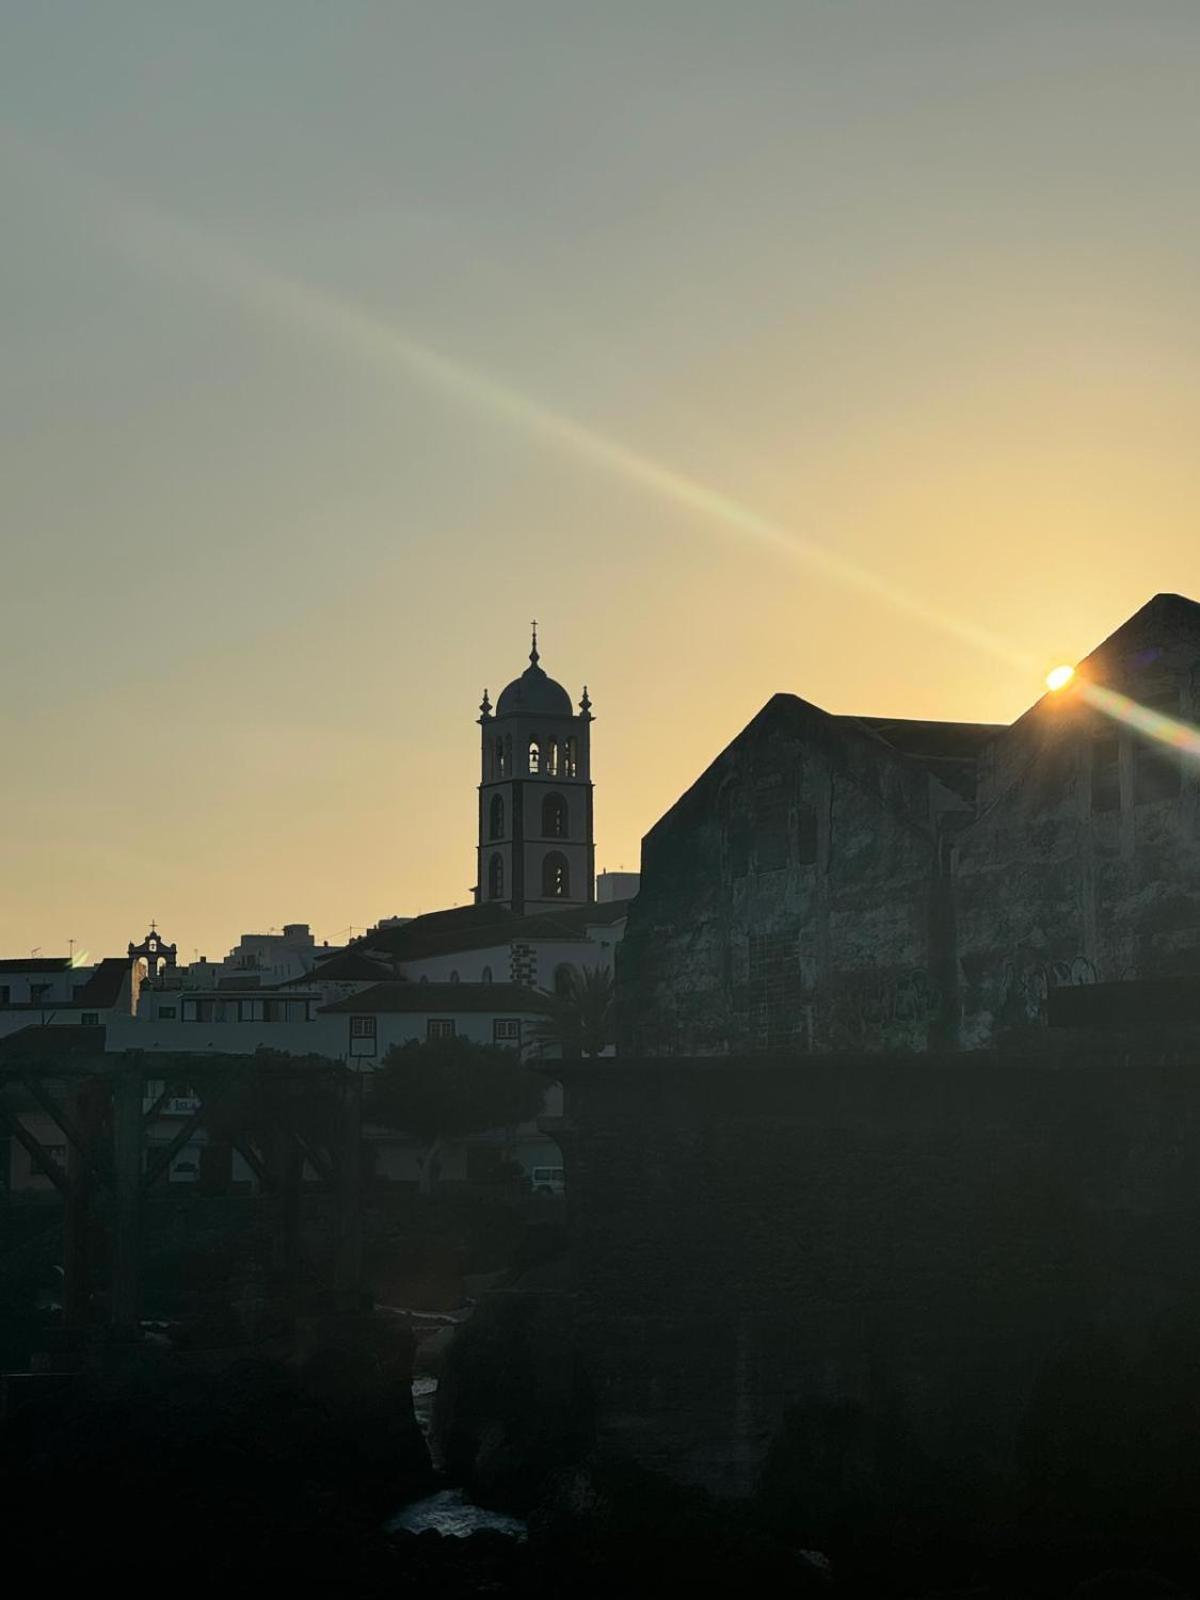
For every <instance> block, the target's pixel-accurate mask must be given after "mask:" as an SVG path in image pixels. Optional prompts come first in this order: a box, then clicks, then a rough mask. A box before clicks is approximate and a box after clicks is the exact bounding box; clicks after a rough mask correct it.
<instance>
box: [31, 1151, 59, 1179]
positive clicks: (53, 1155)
mask: <svg viewBox="0 0 1200 1600" xmlns="http://www.w3.org/2000/svg"><path fill="white" fill-rule="evenodd" d="M42 1154H43V1155H44V1156H45V1157H46V1159H47V1160H48V1161H51V1162H52V1163H53V1164H54V1165H55V1166H56V1167H57V1168H58V1169H59V1171H60V1172H65V1171H66V1170H67V1147H66V1145H65V1144H44V1145H43V1146H42ZM29 1165H30V1169H31V1171H32V1172H33V1173H34V1174H35V1175H36V1176H37V1177H39V1178H44V1177H45V1176H46V1175H45V1173H44V1172H41V1171H40V1170H39V1169H38V1168H37V1167H35V1166H34V1165H33V1158H32V1157H30V1162H29ZM47 1181H49V1180H47Z"/></svg>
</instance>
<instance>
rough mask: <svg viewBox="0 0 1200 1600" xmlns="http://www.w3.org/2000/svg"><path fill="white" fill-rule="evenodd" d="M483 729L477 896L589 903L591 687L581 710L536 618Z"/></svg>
mask: <svg viewBox="0 0 1200 1600" xmlns="http://www.w3.org/2000/svg"><path fill="white" fill-rule="evenodd" d="M479 731H480V744H479V780H480V781H479V844H478V847H477V851H476V869H477V873H478V876H477V877H476V879H475V887H474V891H473V892H474V895H475V902H476V904H477V905H481V904H482V903H483V902H484V901H489V902H491V903H493V904H494V905H495V906H497V907H501V906H502V907H504V908H505V909H506V910H509V911H513V912H515V913H516V914H517V915H518V916H527V915H532V914H537V915H540V914H542V913H544V912H553V911H564V910H566V909H568V908H569V907H576V908H578V907H581V906H587V905H590V904H591V903H592V901H593V900H594V899H595V897H596V890H595V883H596V846H595V842H594V839H593V833H592V757H591V745H592V702H591V700H590V699H589V697H588V692H587V690H586V689H584V691H583V697H582V698H581V700H580V702H579V709H578V711H576V710H575V709H574V708H573V707H572V705H571V697H570V695H569V694H568V693H567V691H566V690H565V689H564V688H563V686H562V684H561V683H555V681H554V679H553V678H550V677H547V675H546V674H545V673H544V672H543V671H542V668H541V665H540V664H539V661H538V642H537V623H536V622H535V623H534V624H533V648H532V649H531V650H530V652H529V665H528V667H526V669H525V671H524V672H523V673H522V674H521V676H520V677H519V678H515V679H514V680H513V682H512V683H510V684H509V685H508V687H507V688H506V689H505V690H504V691H503V693H502V694H501V695H500V696H499V698H498V699H497V701H496V706H495V710H494V711H493V708H492V703H491V699H490V698H489V696H488V692H487V690H486V689H485V690H484V692H483V700H482V702H481V704H480V707H479ZM514 948H515V947H514ZM522 981H525V980H524V979H522ZM529 981H530V982H532V981H533V980H532V979H530V980H529Z"/></svg>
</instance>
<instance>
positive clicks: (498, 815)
mask: <svg viewBox="0 0 1200 1600" xmlns="http://www.w3.org/2000/svg"><path fill="white" fill-rule="evenodd" d="M503 837H504V800H503V798H502V797H501V796H500V795H498V794H494V795H493V796H492V804H491V810H490V813H489V816H488V838H489V839H503Z"/></svg>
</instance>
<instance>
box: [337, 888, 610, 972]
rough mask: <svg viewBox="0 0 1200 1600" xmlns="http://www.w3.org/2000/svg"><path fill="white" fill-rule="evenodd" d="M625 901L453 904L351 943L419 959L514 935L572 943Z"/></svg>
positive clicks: (483, 947)
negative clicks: (537, 908)
mask: <svg viewBox="0 0 1200 1600" xmlns="http://www.w3.org/2000/svg"><path fill="white" fill-rule="evenodd" d="M628 905H629V902H628V901H627V900H610V901H607V902H605V903H604V904H599V903H596V904H592V905H584V906H568V907H566V908H564V909H563V910H562V911H541V912H536V913H533V914H531V915H529V916H521V915H519V914H518V913H517V912H515V911H510V910H509V909H508V907H507V906H495V905H488V904H484V905H477V906H455V907H454V908H453V909H452V910H450V911H430V912H428V913H427V914H426V915H425V916H423V917H414V918H413V919H412V921H411V922H405V923H402V924H401V925H400V926H399V927H395V928H377V929H373V930H372V931H371V932H370V933H367V934H364V935H363V937H362V938H361V939H359V940H357V941H356V944H357V947H358V948H359V949H362V950H367V951H370V952H376V951H378V952H380V953H381V954H386V955H388V956H391V957H393V958H394V959H396V960H397V961H419V960H422V959H423V958H425V957H427V956H441V955H454V954H456V953H457V952H458V951H460V950H489V949H491V948H492V947H493V946H497V945H507V944H512V943H513V942H514V941H520V942H521V943H534V942H536V941H539V940H540V941H542V942H544V943H573V942H574V941H576V940H579V941H584V940H586V938H587V933H586V929H587V927H588V926H589V925H592V926H609V925H611V924H612V923H614V922H619V921H621V919H622V918H623V917H624V916H625V915H626V912H627V910H628Z"/></svg>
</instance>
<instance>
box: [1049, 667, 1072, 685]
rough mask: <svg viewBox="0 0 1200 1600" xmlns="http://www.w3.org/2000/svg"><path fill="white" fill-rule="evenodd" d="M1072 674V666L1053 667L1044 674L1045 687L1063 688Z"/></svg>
mask: <svg viewBox="0 0 1200 1600" xmlns="http://www.w3.org/2000/svg"><path fill="white" fill-rule="evenodd" d="M1074 676H1075V668H1074V667H1055V668H1054V669H1053V670H1052V671H1050V672H1048V673H1047V674H1046V687H1047V689H1065V688H1066V687H1067V685H1068V684H1069V683H1070V681H1071V679H1072V678H1073V677H1074Z"/></svg>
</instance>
